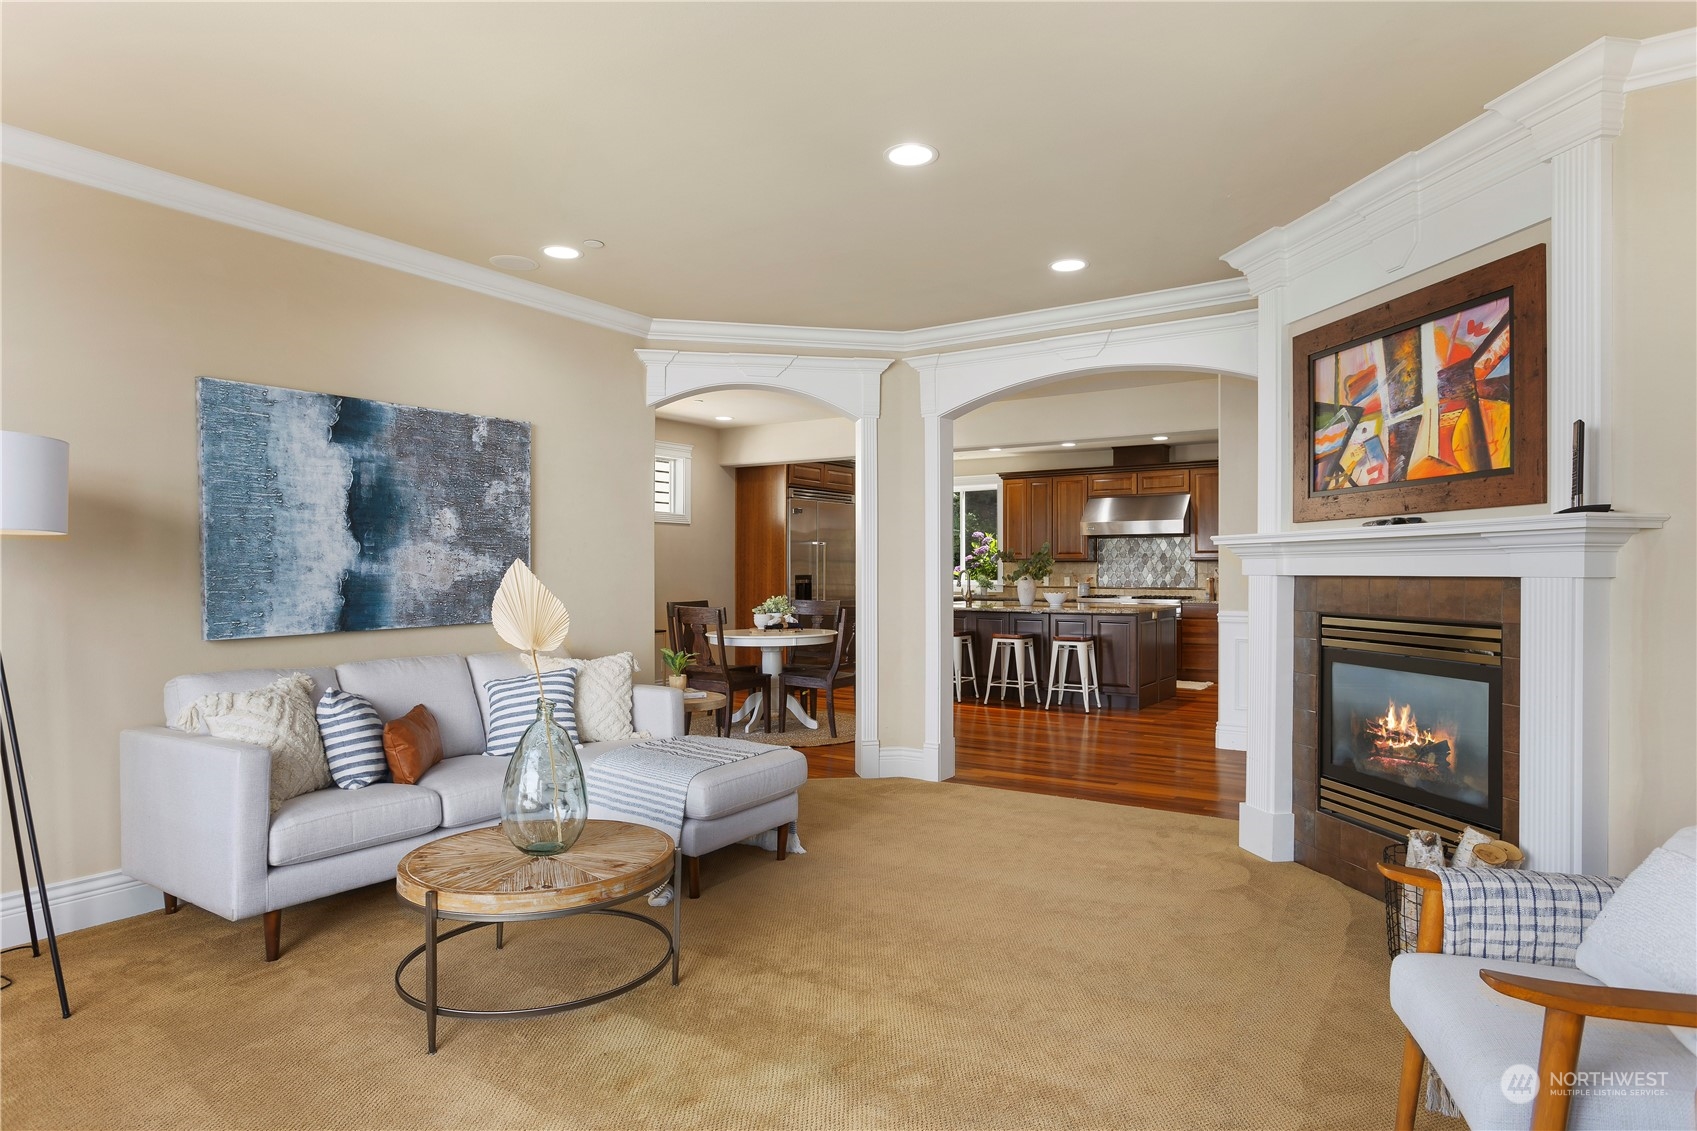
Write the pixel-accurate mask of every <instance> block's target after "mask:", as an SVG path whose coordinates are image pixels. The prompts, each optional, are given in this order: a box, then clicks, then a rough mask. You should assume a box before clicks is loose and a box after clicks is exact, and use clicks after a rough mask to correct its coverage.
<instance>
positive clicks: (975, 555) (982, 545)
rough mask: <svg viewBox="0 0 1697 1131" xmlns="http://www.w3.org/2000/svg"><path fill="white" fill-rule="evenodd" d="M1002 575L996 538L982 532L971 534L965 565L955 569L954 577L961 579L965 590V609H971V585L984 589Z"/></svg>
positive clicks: (977, 531)
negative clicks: (974, 584)
mask: <svg viewBox="0 0 1697 1131" xmlns="http://www.w3.org/2000/svg"><path fill="white" fill-rule="evenodd" d="M1001 573H1002V554H1001V551H999V550H997V549H996V536H995V535H993V534H986V533H984V532H983V531H982V530H974V531H973V532H972V540H971V542H970V543H969V544H968V546H967V550H966V565H965V566H964V567H956V569H955V576H956V577H958V578H960V579H961V584H962V585H963V586H964V587H965V589H966V607H967V608H969V609H970V608H971V607H972V583H973V582H974V581H976V582H978V587H979V588H980V589H984V588H985V587H987V586H988V585H990V583H991V582H993V581H995V580H996V579H997V578H998V577H1000V576H1001Z"/></svg>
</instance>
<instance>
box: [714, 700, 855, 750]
mask: <svg viewBox="0 0 1697 1131" xmlns="http://www.w3.org/2000/svg"><path fill="white" fill-rule="evenodd" d="M818 719H819V729H817V730H808V729H807V728H806V727H804V726H802V725H801V724H800V723H798V722H796V721H795V719H794V718H791V719H790V720H789V724H788V728H787V729H785V730H781V731H780V730H776V729H774V730H773V731H772V733H771V734H767V733H766V732H765V731H764V730H762V729H760V724H759V723H758V722H757V723H755V724H754V730H753V731H751V732H749V733H748V734H744V733H743V730H742V728H743V724H742V723H732V724H731V737H732V738H740V739H742V740H743V741H744V742H761V743H765V744H766V745H767V746H795V747H803V746H835V745H836V744H837V743H839V742H853V741H854V712H853V711H849V710H844V709H843V708H842V707H838V708H837V735H836V737H835V738H833V737H831V728H830V727H828V726H826V725H825V703H824V700H823V699H821V700H820V702H819V715H818ZM772 725H773V726H774V727H776V726H777V725H778V724H777V720H776V719H774V720H773V721H772ZM689 733H691V734H700V735H710V734H716V733H718V732H717V731H715V730H714V729H713V716H712V715H710V714H706V713H702V714H698V715H691V716H690V717H689Z"/></svg>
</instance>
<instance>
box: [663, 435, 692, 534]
mask: <svg viewBox="0 0 1697 1131" xmlns="http://www.w3.org/2000/svg"><path fill="white" fill-rule="evenodd" d="M694 453H695V446H694V445H693V444H673V443H668V442H667V441H665V440H656V441H655V442H654V521H655V522H677V523H683V524H685V525H688V523H689V478H690V463H691V461H692V457H693V455H694Z"/></svg>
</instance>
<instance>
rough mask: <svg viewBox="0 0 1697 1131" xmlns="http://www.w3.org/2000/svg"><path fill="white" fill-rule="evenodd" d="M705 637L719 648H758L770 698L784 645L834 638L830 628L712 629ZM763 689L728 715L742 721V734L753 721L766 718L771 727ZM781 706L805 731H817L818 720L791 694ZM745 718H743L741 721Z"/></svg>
mask: <svg viewBox="0 0 1697 1131" xmlns="http://www.w3.org/2000/svg"><path fill="white" fill-rule="evenodd" d="M703 631H704V632H705V633H706V634H707V638H708V639H709V640H711V641H712V642H713V643H715V644H717V645H719V646H720V647H722V648H758V649H760V670H761V671H762V672H764V673H765V675H766V677H767V680H768V682H769V683H770V684H771V687H772V691H771V696H772V699H773V700H776V699H777V698H778V677H779V676H780V675H782V674H783V671H784V650H785V649H786V648H805V647H808V646H809V645H813V644H829V643H830V642H831V641H833V640H835V639H836V638H837V630H836V629H834V628H727V629H725V631H724V634H723V635H722V636H721V635H720V634H719V633H717V632H716V631H714V630H713V629H710V628H709V629H704V630H703ZM765 707H766V692H764V691H761V690H758V689H756V690H755V691H754V693H753V694H751V695H750V696H749V697H748V698H747V699H746V700H745V701H744V702H743V705H742V707H741V709H739V710H738V711H737V713H736V714H734V715H732V716H731V721H732V722H733V723H743V728H742V730H743V733H744V734H748V733H749V732H751V731H752V730H753V729H754V720H755V719H757V718H761V719H765V720H766V729H767V730H768V731H770V730H771V729H772V720H771V718H769V717H768V715H767V712H766V710H765ZM784 707H785V708H786V709H787V710H788V711H789V713H790V714H791V715H793V716H794V717H795V721H796V722H798V723H800V724H801V725H802V726H804V727H806V728H807V729H808V730H817V729H818V728H819V720H818V719H815V718H814V717H813V716H812V715H810V714H808V713H807V710H806V709H805V708H804V707H802V705H801V701H800V700H799V699H797V698H796V697H795V696H794V695H791V696H790V697H789V700H788V702H786V703H785V704H784ZM745 720H746V721H745Z"/></svg>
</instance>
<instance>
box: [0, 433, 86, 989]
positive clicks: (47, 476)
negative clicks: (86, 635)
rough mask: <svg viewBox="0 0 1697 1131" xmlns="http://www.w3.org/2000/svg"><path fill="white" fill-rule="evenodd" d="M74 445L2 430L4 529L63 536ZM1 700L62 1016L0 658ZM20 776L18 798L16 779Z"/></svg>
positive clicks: (0, 512)
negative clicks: (72, 446) (72, 447)
mask: <svg viewBox="0 0 1697 1131" xmlns="http://www.w3.org/2000/svg"><path fill="white" fill-rule="evenodd" d="M70 472H71V446H70V445H69V444H67V443H65V441H63V440H55V439H52V438H50V437H47V436H35V435H31V434H30V433H28V432H0V533H5V534H64V533H66V532H67V531H68V530H69V528H70V524H69V522H68V521H67V517H68V512H69V510H70ZM0 700H4V703H5V718H6V733H5V735H4V736H3V737H4V739H5V742H4V744H3V745H4V749H3V750H0V754H3V755H4V760H3V765H4V769H5V775H6V809H7V811H8V812H9V813H10V814H11V818H12V845H13V847H14V848H16V849H17V852H18V877H19V879H20V880H22V882H23V886H24V915H25V916H26V917H27V918H28V919H29V946H30V950H31V951H32V952H33V953H34V955H35V957H37V958H40V957H41V941H40V939H39V937H38V936H37V935H36V931H35V910H34V908H32V907H31V906H30V899H29V873H28V871H27V870H26V867H25V862H24V837H25V836H27V837H28V838H29V855H30V861H31V862H32V863H33V864H34V865H35V887H36V890H37V891H38V892H39V893H40V897H41V922H42V925H43V926H44V927H45V928H46V934H47V950H48V953H50V954H51V955H52V956H53V980H54V981H55V982H57V983H58V986H59V1014H60V1016H61V1017H69V1016H70V1015H71V1003H70V1000H69V999H68V998H67V997H66V996H65V971H64V968H63V967H62V966H60V965H59V937H58V936H57V935H56V934H54V933H53V909H52V908H51V907H49V906H48V903H47V879H46V877H44V876H43V875H42V874H41V849H40V848H38V847H37V846H36V842H35V816H34V815H33V814H32V813H31V812H30V808H29V787H28V786H27V785H25V784H24V760H23V755H22V754H21V753H20V752H19V751H18V724H17V722H16V721H15V720H14V719H13V718H12V689H11V687H10V686H8V685H7V683H6V664H5V661H4V660H0ZM14 778H16V779H17V796H16V798H15V799H14V797H13V793H12V789H13V786H12V781H13V779H14ZM20 804H21V805H22V806H23V811H24V823H23V831H22V833H20V832H19V828H18V807H19V805H20Z"/></svg>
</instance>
